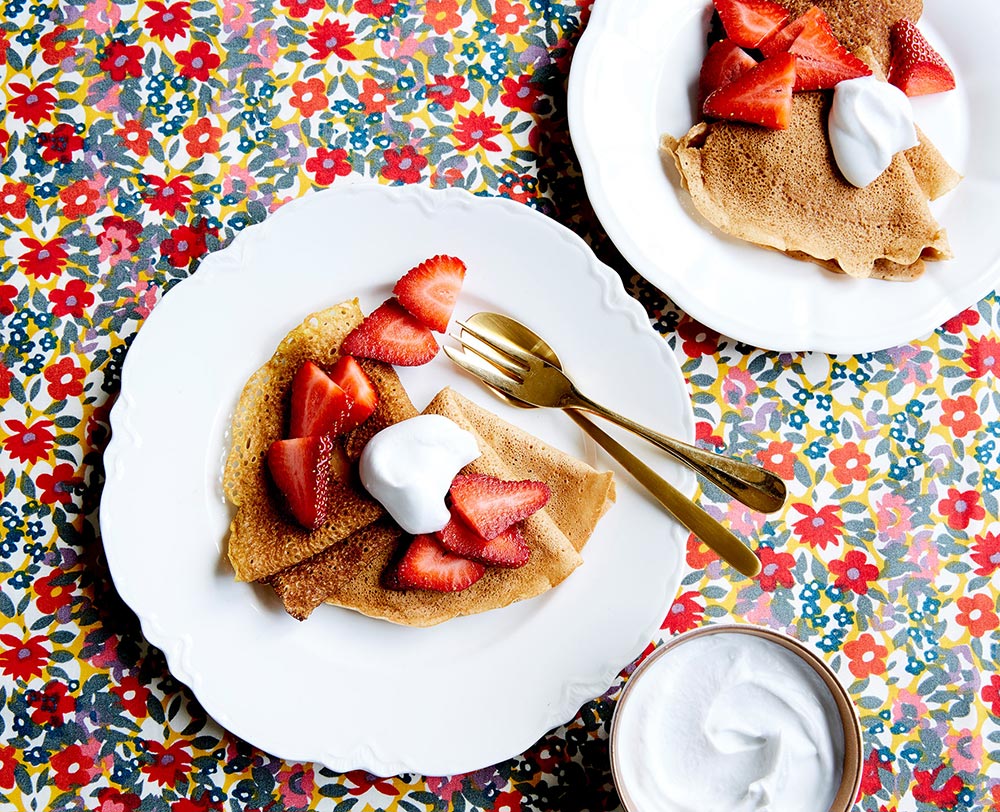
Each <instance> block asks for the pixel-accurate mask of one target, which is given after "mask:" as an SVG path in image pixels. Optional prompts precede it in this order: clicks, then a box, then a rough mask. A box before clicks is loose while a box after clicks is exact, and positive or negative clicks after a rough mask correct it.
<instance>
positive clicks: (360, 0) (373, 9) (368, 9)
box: [354, 0, 396, 17]
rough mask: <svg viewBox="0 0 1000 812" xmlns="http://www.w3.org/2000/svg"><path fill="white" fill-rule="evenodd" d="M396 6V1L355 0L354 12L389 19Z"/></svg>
mask: <svg viewBox="0 0 1000 812" xmlns="http://www.w3.org/2000/svg"><path fill="white" fill-rule="evenodd" d="M395 5H396V3H395V1H394V0H355V2H354V10H355V11H356V12H358V14H370V15H371V16H372V17H388V16H389V15H390V14H392V9H393V7H394V6H395Z"/></svg>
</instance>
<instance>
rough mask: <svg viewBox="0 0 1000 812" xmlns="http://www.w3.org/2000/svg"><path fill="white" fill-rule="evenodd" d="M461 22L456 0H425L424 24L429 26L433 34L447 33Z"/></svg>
mask: <svg viewBox="0 0 1000 812" xmlns="http://www.w3.org/2000/svg"><path fill="white" fill-rule="evenodd" d="M461 24H462V18H461V16H460V15H459V13H458V2H457V0H427V5H426V7H425V9H424V25H429V26H431V27H432V28H433V29H434V33H435V34H447V33H448V32H449V31H451V29H453V28H456V27H458V26H459V25H461Z"/></svg>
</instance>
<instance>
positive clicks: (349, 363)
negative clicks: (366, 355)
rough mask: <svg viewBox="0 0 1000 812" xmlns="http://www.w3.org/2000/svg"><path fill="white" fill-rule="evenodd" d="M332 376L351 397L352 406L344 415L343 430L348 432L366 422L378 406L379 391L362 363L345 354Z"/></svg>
mask: <svg viewBox="0 0 1000 812" xmlns="http://www.w3.org/2000/svg"><path fill="white" fill-rule="evenodd" d="M330 378H331V379H332V380H333V382H334V383H335V384H337V385H338V386H339V387H340V388H341V389H343V390H344V392H346V393H347V396H348V398H349V399H350V402H351V406H350V409H348V411H347V414H346V415H345V416H344V419H343V423H342V424H341V426H342V431H344V432H348V431H350V430H351V429H353V428H357V427H358V426H360V425H361V424H362V423H364V422H365V421H366V420H367V419H368V418H369V417H371V416H372V413H373V412H374V411H375V408H376V407H377V406H378V392H377V391H376V389H375V386H374V385H373V384H372V381H371V378H369V377H368V374H367V373H366V372H365V371H364V370H363V369H362V368H361V364H359V363H358V362H357V361H355V360H354V359H353V358H351V356H349V355H343V356H341V357H340V360H338V361H337V363H336V364H334V365H333V369H331V370H330Z"/></svg>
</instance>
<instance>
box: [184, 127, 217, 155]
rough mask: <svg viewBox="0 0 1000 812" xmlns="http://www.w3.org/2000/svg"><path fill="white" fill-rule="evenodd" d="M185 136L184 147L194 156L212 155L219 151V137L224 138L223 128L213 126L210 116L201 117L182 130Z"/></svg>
mask: <svg viewBox="0 0 1000 812" xmlns="http://www.w3.org/2000/svg"><path fill="white" fill-rule="evenodd" d="M181 133H182V135H183V136H184V141H185V142H186V143H185V144H184V148H185V149H186V150H187V154H188V155H190V156H191V157H192V158H200V157H201V156H202V155H210V154H211V153H213V152H218V151H219V139H220V138H222V128H220V127H213V126H212V121H211V119H209V118H205V117H202V118H199V119H198V120H197V121H196V122H195V123H194V124H189V125H188V126H187V127H185V128H184V129H183V130H181Z"/></svg>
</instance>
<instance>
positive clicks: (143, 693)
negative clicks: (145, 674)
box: [111, 676, 149, 719]
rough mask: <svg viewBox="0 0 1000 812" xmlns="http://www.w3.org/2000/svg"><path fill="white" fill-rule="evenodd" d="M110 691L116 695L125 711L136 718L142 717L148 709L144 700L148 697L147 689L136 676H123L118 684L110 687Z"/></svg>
mask: <svg viewBox="0 0 1000 812" xmlns="http://www.w3.org/2000/svg"><path fill="white" fill-rule="evenodd" d="M111 693H113V694H114V695H115V696H117V697H118V701H120V702H121V703H122V708H124V710H125V712H126V713H127V714H128V715H129V716H132V717H134V718H136V719H142V718H144V717H145V716H146V715H147V714H148V713H149V711H148V710H147V709H146V700H147V699H149V689H148V688H147V687H146V686H145V685H143V684H142V683H141V682H139V680H138V679H137V678H136V677H133V676H128V677H123V678H122V681H121V683H120V684H119V685H113V686H112V687H111Z"/></svg>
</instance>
